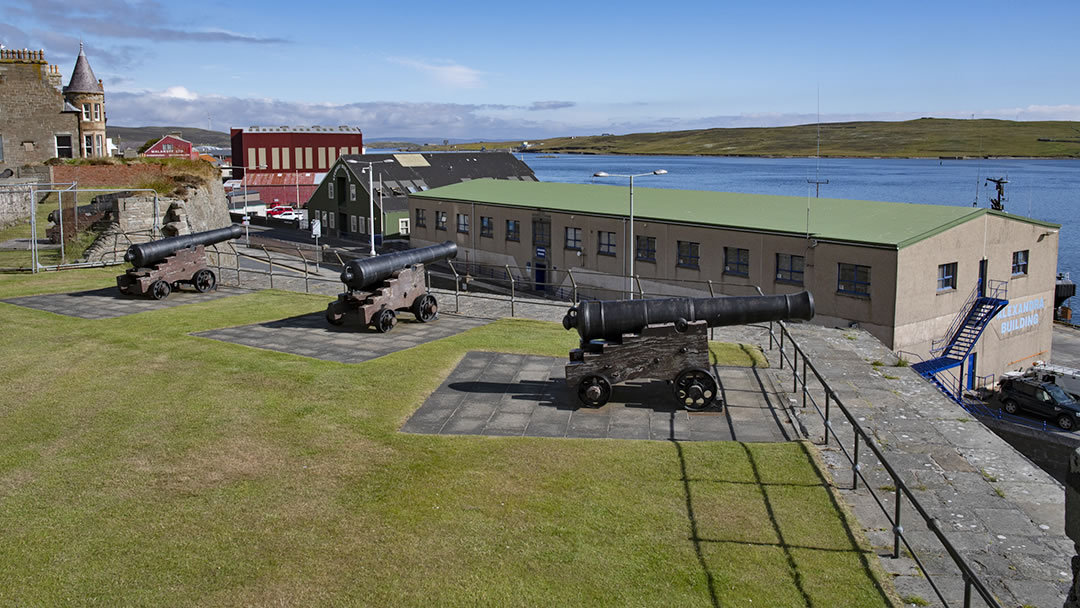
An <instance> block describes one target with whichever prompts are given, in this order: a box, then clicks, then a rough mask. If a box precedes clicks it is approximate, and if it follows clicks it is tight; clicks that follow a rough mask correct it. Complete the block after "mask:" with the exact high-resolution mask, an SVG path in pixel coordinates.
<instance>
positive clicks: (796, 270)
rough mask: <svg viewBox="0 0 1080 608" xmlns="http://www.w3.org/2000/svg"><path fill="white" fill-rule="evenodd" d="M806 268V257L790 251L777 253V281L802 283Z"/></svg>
mask: <svg viewBox="0 0 1080 608" xmlns="http://www.w3.org/2000/svg"><path fill="white" fill-rule="evenodd" d="M805 269H806V258H804V257H803V256H801V255H791V254H790V253H778V254H776V282H777V283H791V284H792V285H802V284H803V276H804V274H803V273H804V272H805Z"/></svg>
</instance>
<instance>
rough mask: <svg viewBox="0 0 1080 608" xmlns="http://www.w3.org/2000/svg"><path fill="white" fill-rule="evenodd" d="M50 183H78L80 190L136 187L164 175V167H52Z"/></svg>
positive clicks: (147, 165)
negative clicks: (140, 183)
mask: <svg viewBox="0 0 1080 608" xmlns="http://www.w3.org/2000/svg"><path fill="white" fill-rule="evenodd" d="M51 169H52V181H53V182H56V183H65V184H67V183H71V182H78V183H79V187H80V188H96V187H111V186H123V187H127V188H134V187H136V186H137V185H138V184H139V182H143V181H149V180H153V179H156V178H158V177H160V176H162V175H164V174H165V167H164V166H162V165H155V164H143V163H131V164H127V165H54V166H53V167H51Z"/></svg>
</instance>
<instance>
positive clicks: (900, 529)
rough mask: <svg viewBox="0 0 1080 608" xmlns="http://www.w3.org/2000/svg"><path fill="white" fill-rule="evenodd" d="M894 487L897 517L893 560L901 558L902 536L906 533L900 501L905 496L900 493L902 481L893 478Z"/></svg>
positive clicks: (894, 520) (895, 520) (894, 521)
mask: <svg viewBox="0 0 1080 608" xmlns="http://www.w3.org/2000/svg"><path fill="white" fill-rule="evenodd" d="M893 485H895V486H896V515H895V517H894V518H893V549H892V556H893V559H896V558H898V557H900V536H901V535H902V534H903V533H904V526H902V525H900V499H901V498H903V496H904V494H903V492H901V491H900V479H899V478H897V477H893Z"/></svg>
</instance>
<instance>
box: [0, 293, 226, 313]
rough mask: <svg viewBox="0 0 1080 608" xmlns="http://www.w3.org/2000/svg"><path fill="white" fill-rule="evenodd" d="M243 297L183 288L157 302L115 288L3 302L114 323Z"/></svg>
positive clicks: (12, 299) (25, 297)
mask: <svg viewBox="0 0 1080 608" xmlns="http://www.w3.org/2000/svg"><path fill="white" fill-rule="evenodd" d="M241 293H247V292H246V291H242V290H239V289H234V288H231V287H218V288H217V289H215V290H212V291H208V292H206V293H199V292H197V291H195V289H194V288H191V287H187V286H183V287H181V288H180V289H179V290H177V291H173V292H172V294H170V295H169V297H167V298H165V299H164V300H155V299H153V298H147V297H144V296H134V295H124V294H122V293H120V290H119V289H118V288H116V287H115V286H112V287H105V288H102V289H94V290H91V291H77V292H74V293H50V294H42V295H38V296H24V297H19V298H8V299H6V300H0V301H2V302H6V303H8V304H15V305H17V306H24V307H26V308H33V309H36V310H44V311H47V312H52V313H56V314H58V315H66V316H69V317H79V318H81V319H91V320H94V319H114V318H116V317H123V316H125V315H133V314H135V313H139V312H147V311H150V310H161V309H164V308H174V307H176V306H183V305H184V304H194V303H196V302H209V301H211V300H217V299H219V298H224V297H228V296H231V295H237V294H241Z"/></svg>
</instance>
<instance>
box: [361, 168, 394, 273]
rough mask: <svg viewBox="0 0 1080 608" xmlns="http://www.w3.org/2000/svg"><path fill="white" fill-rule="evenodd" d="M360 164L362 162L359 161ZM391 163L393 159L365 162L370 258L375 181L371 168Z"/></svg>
mask: <svg viewBox="0 0 1080 608" xmlns="http://www.w3.org/2000/svg"><path fill="white" fill-rule="evenodd" d="M361 162H363V161H361ZM392 162H394V159H392V158H386V159H383V160H370V161H367V169H366V170H367V177H368V182H367V183H368V186H367V191H368V235H369V236H370V241H371V255H372V256H374V255H375V179H374V177H373V176H374V174H375V170H374V169H373V168H372V165H375V164H378V163H392Z"/></svg>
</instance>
